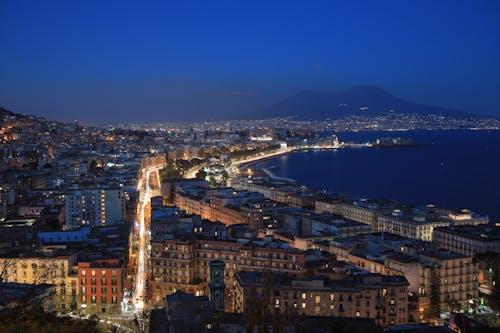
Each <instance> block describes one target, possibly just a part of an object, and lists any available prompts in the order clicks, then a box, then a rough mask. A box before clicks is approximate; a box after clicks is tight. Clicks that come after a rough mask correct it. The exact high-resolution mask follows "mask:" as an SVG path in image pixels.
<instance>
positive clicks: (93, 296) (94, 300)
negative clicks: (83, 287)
mask: <svg viewBox="0 0 500 333" xmlns="http://www.w3.org/2000/svg"><path fill="white" fill-rule="evenodd" d="M95 302H96V296H95V295H92V303H95Z"/></svg>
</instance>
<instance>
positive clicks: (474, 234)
mask: <svg viewBox="0 0 500 333" xmlns="http://www.w3.org/2000/svg"><path fill="white" fill-rule="evenodd" d="M432 240H433V242H434V243H435V244H436V246H438V247H440V248H443V249H448V250H450V251H453V252H457V253H462V254H465V255H467V256H470V257H474V256H475V255H476V254H478V253H482V252H499V253H500V227H497V226H494V225H491V224H481V225H462V226H450V227H439V228H434V230H433V236H432Z"/></svg>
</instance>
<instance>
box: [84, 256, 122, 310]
mask: <svg viewBox="0 0 500 333" xmlns="http://www.w3.org/2000/svg"><path fill="white" fill-rule="evenodd" d="M122 272H123V269H122V263H121V261H120V260H118V259H103V260H95V261H92V262H79V263H78V288H79V291H80V298H79V307H78V308H79V311H81V313H84V314H120V313H121V301H122V292H123V290H122Z"/></svg>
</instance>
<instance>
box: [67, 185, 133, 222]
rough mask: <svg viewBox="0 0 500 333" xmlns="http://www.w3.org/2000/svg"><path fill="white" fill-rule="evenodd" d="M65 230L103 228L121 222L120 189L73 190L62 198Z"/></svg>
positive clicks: (122, 207) (122, 215)
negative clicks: (87, 227) (85, 226)
mask: <svg viewBox="0 0 500 333" xmlns="http://www.w3.org/2000/svg"><path fill="white" fill-rule="evenodd" d="M64 211H65V222H66V228H67V229H76V228H80V227H81V226H84V225H91V226H105V225H110V224H115V223H117V222H120V221H123V218H124V215H125V201H124V196H123V190H122V189H121V188H113V187H106V188H82V189H80V188H73V189H69V190H68V191H67V192H66V194H65V197H64Z"/></svg>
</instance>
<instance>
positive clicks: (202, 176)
mask: <svg viewBox="0 0 500 333" xmlns="http://www.w3.org/2000/svg"><path fill="white" fill-rule="evenodd" d="M196 178H197V179H201V180H205V178H207V173H206V172H205V170H203V169H200V171H198V172H197V173H196Z"/></svg>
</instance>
